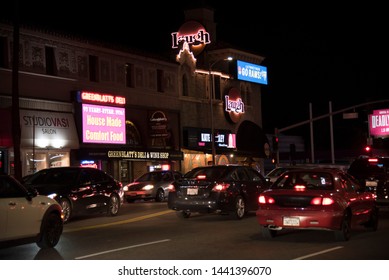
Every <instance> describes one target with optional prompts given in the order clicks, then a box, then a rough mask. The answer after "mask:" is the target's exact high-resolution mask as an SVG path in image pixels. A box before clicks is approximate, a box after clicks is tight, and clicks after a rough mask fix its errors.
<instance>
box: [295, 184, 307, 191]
mask: <svg viewBox="0 0 389 280" xmlns="http://www.w3.org/2000/svg"><path fill="white" fill-rule="evenodd" d="M294 189H295V190H296V191H305V186H304V185H295V186H294Z"/></svg>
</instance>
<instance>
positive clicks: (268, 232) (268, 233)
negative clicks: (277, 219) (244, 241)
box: [261, 226, 277, 239]
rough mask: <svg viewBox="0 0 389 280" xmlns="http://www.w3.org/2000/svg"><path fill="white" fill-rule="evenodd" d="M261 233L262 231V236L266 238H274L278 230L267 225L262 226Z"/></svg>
mask: <svg viewBox="0 0 389 280" xmlns="http://www.w3.org/2000/svg"><path fill="white" fill-rule="evenodd" d="M261 233H262V236H263V237H264V238H266V239H271V238H274V237H276V236H277V231H276V230H272V229H270V228H269V227H267V226H262V227H261Z"/></svg>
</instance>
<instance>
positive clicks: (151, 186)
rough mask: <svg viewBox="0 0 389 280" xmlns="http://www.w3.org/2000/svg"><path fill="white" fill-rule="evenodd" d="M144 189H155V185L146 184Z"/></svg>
mask: <svg viewBox="0 0 389 280" xmlns="http://www.w3.org/2000/svg"><path fill="white" fill-rule="evenodd" d="M142 189H143V190H145V191H149V190H152V189H154V185H146V186H144V187H143V188H142Z"/></svg>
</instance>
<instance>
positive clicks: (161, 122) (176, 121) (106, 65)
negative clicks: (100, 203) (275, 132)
mask: <svg viewBox="0 0 389 280" xmlns="http://www.w3.org/2000/svg"><path fill="white" fill-rule="evenodd" d="M207 11H208V10H207ZM200 14H201V15H204V13H198V11H197V10H193V11H189V12H188V13H187V14H186V15H187V20H188V22H189V21H191V22H192V21H196V22H198V23H200V24H204V23H203V22H206V24H205V25H204V26H205V28H207V29H208V26H209V30H210V31H211V33H212V32H215V30H216V28H215V27H214V26H213V25H214V23H212V19H213V12H211V11H208V13H205V15H206V17H207V18H206V19H207V20H205V21H204V18H201V17H199V15H200ZM184 24H185V23H184ZM207 25H208V26H207ZM19 30H20V33H19V57H18V59H19V63H18V65H19V72H18V75H17V77H18V92H17V93H18V97H19V110H20V111H19V112H20V126H21V143H20V144H21V145H20V151H21V162H22V173H23V176H25V175H28V174H31V173H34V172H35V171H37V170H39V169H42V168H46V167H55V166H67V165H87V166H94V167H97V168H100V169H103V170H105V171H107V172H109V173H111V174H112V175H114V177H115V178H117V179H119V180H120V181H122V182H123V183H126V182H130V181H132V180H133V179H135V178H136V177H138V176H139V175H141V174H142V173H144V172H146V171H150V170H156V169H164V168H166V169H168V168H170V169H174V170H180V171H182V172H186V171H188V170H189V169H191V168H193V167H195V166H197V165H206V164H212V163H215V164H225V163H245V164H252V165H253V166H255V167H256V168H259V169H260V170H263V160H264V158H265V157H267V156H268V146H269V145H268V141H267V138H266V136H265V134H264V133H263V132H262V129H261V127H262V116H261V86H262V85H260V84H257V83H252V82H248V81H242V80H238V79H236V77H234V75H233V74H232V72H234V69H233V66H231V64H229V63H227V62H225V61H224V58H225V57H227V56H231V57H233V58H234V60H235V61H236V60H244V61H248V62H250V63H255V64H260V63H261V62H262V61H263V60H264V58H263V57H261V56H258V55H254V54H250V53H246V52H243V51H239V50H236V49H233V48H231V47H228V48H226V47H221V46H218V45H217V41H216V39H215V40H214V41H213V43H212V44H210V45H209V46H206V48H205V50H203V51H202V52H200V53H198V54H196V53H194V52H193V51H192V50H191V49H189V48H188V46H187V45H186V44H182V41H180V44H178V45H177V48H176V49H174V48H172V54H174V55H172V56H171V57H164V56H161V55H156V54H149V53H145V52H140V51H138V50H134V49H129V48H123V47H119V46H115V45H109V44H108V43H101V42H95V41H93V42H92V41H89V40H88V39H86V38H76V37H73V36H72V35H68V34H58V33H54V32H52V31H48V30H41V29H36V28H34V27H29V26H21V27H20V29H19ZM13 31H14V29H13V26H12V24H9V23H0V85H1V87H0V117H1V118H2V120H3V121H4V125H3V126H1V128H0V156H1V157H0V160H1V169H2V171H3V172H5V173H11V174H12V173H13V164H14V151H13V132H12V125H11V123H12V122H11V120H12V108H13V104H12V97H13V94H14V93H13V91H14V87H13V86H14V79H15V77H14V75H13V71H12V59H13V56H12V53H13V38H14V37H13ZM209 36H210V38H213V37H212V36H213V34H209ZM214 38H216V34H215V36H214ZM184 45H185V46H186V47H185V46H184ZM234 67H236V65H235V66H234ZM212 132H213V135H214V138H213V141H212Z"/></svg>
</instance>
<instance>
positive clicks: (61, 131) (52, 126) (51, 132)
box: [20, 110, 79, 149]
mask: <svg viewBox="0 0 389 280" xmlns="http://www.w3.org/2000/svg"><path fill="white" fill-rule="evenodd" d="M20 124H21V143H20V144H21V146H22V147H38V148H56V149H59V148H72V149H78V147H79V142H78V136H77V130H76V126H75V123H74V118H73V114H71V113H57V112H48V111H34V110H20Z"/></svg>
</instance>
